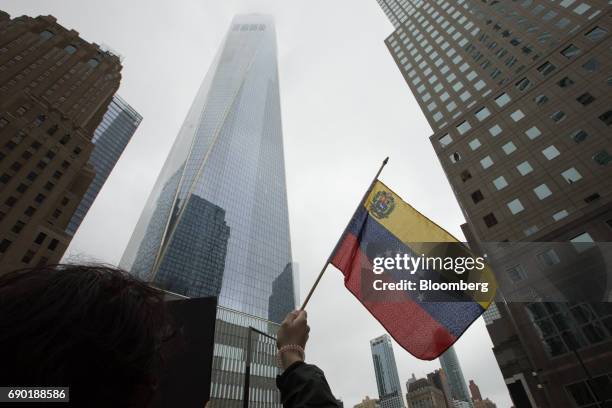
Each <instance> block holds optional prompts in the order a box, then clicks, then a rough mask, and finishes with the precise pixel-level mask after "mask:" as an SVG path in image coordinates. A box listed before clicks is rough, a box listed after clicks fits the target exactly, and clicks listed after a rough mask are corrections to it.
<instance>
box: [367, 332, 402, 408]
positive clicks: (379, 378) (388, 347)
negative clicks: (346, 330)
mask: <svg viewBox="0 0 612 408" xmlns="http://www.w3.org/2000/svg"><path fill="white" fill-rule="evenodd" d="M370 348H371V349H372V360H373V362H374V374H375V375H376V385H377V387H378V397H379V403H380V407H381V408H404V407H405V405H404V398H403V396H402V389H401V385H400V381H399V376H398V375H397V365H396V364H395V355H394V354H393V345H392V344H391V337H389V335H388V334H384V335H382V336H380V337H377V338H375V339H372V340H370Z"/></svg>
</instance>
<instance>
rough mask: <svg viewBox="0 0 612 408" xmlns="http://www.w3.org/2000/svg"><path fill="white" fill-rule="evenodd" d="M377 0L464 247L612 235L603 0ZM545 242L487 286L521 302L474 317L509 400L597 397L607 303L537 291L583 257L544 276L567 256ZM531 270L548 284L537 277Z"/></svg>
mask: <svg viewBox="0 0 612 408" xmlns="http://www.w3.org/2000/svg"><path fill="white" fill-rule="evenodd" d="M378 2H379V4H380V5H381V6H382V8H383V10H384V11H385V13H386V14H387V16H388V17H389V18H390V20H391V21H392V23H393V24H394V26H395V31H394V32H393V34H392V35H390V36H389V37H388V38H387V39H386V41H385V42H386V44H387V47H388V48H389V51H390V52H391V54H392V55H393V58H394V59H395V61H396V63H397V65H398V67H399V68H400V72H401V73H402V75H403V77H404V79H405V80H406V82H407V83H408V85H409V86H410V88H411V90H412V93H413V94H414V96H415V98H416V99H417V101H418V102H419V105H420V107H421V109H422V110H423V113H424V114H425V116H426V117H427V120H428V121H429V123H430V125H431V127H432V129H433V132H434V134H433V135H432V136H431V137H430V141H431V142H432V144H433V147H434V149H435V152H436V155H437V156H438V159H439V160H440V162H441V164H442V167H443V169H444V171H445V173H446V176H447V178H448V181H449V183H450V184H451V187H452V189H453V192H454V194H455V196H456V198H457V200H458V202H459V204H460V207H461V209H462V211H463V214H464V216H465V218H466V221H467V223H466V224H465V225H463V226H462V228H463V231H464V234H465V236H466V238H467V239H468V241H469V243H470V246H472V248H474V249H475V250H476V251H478V250H479V248H483V247H488V248H490V247H491V245H495V246H500V247H501V245H497V244H496V243H505V242H508V241H509V242H517V241H530V242H533V241H537V242H540V243H547V242H549V243H554V242H572V243H589V242H591V243H592V242H593V241H595V242H608V241H612V179H610V177H609V173H610V170H609V165H610V162H611V161H612V155H611V153H612V148H611V147H610V140H609V137H608V136H609V134H610V126H612V110H611V109H612V93H611V92H610V91H609V89H610V86H611V85H612V80H611V79H610V70H609V67H610V64H611V63H612V56H611V55H610V53H609V50H610V46H611V45H612V36H611V35H610V32H611V31H612V25H611V23H610V14H611V12H612V6H611V5H610V3H609V2H607V1H604V0H593V1H589V2H585V1H576V0H559V1H543V0H528V1H514V2H500V1H477V0H459V1H456V2H449V1H444V0H440V1H438V0H436V1H431V2H424V1H420V0H414V1H413V0H401V1H398V0H378ZM503 245H505V244H503ZM550 246H551V248H546V247H543V248H542V249H541V250H538V252H535V253H533V256H532V257H531V258H532V260H530V261H532V263H533V264H534V265H533V268H527V267H526V264H524V263H523V262H522V261H521V260H518V259H515V262H514V263H512V264H509V265H507V266H506V267H504V268H501V269H499V268H495V269H494V271H495V273H496V274H497V275H498V281H499V282H500V290H499V291H498V293H505V292H506V293H507V292H508V291H510V290H511V291H514V290H516V289H519V290H520V291H521V292H522V293H524V295H525V296H524V299H526V300H524V301H526V302H528V304H522V303H509V304H508V305H507V306H506V305H505V304H501V305H498V306H499V307H494V309H493V310H492V311H491V313H489V314H487V315H486V316H485V320H486V322H487V330H488V331H489V333H490V335H491V339H492V341H493V343H494V349H493V351H494V354H495V356H496V358H497V360H498V363H499V366H500V369H501V372H502V374H503V376H504V379H505V382H506V384H507V385H508V389H509V391H510V394H511V397H512V399H513V402H514V404H515V406H517V407H536V406H539V407H557V406H588V405H589V404H596V402H597V400H598V399H601V395H603V394H604V393H603V391H602V389H604V388H609V387H611V386H612V380H611V379H610V377H609V375H608V372H609V369H608V367H609V366H610V365H611V364H612V353H611V352H610V350H612V347H611V345H612V327H610V325H608V324H606V322H608V321H610V319H612V308H610V303H598V304H594V303H591V304H589V303H585V302H583V301H580V302H579V301H576V302H573V303H566V304H560V303H554V304H553V303H546V304H545V303H541V302H540V299H542V298H546V295H548V294H550V293H546V292H542V291H541V290H544V291H545V290H547V289H553V290H557V289H558V288H560V287H561V286H560V285H562V284H563V282H561V281H560V280H559V278H556V277H555V276H564V277H568V276H569V278H570V279H566V282H565V287H564V289H567V287H570V289H571V287H572V286H574V287H575V286H576V283H577V284H583V283H585V282H587V279H584V277H585V276H584V274H581V272H582V271H584V270H585V269H583V268H581V267H575V268H570V270H569V271H567V272H568V275H561V274H559V273H556V274H555V272H556V271H557V269H558V267H557V266H556V265H557V264H559V263H560V262H566V260H565V259H564V257H563V255H562V254H559V253H557V252H556V249H555V248H553V247H554V245H550ZM535 247H536V246H535V245H532V246H525V247H523V248H535ZM598 251H599V249H598V248H597V247H594V248H593V249H592V250H590V253H589V252H585V253H584V254H583V253H582V252H578V253H577V254H576V251H574V255H573V256H574V258H579V257H582V258H585V257H587V256H590V255H593V256H595V257H601V256H602V254H601V252H598ZM603 256H605V254H604V255H603ZM555 268H557V269H555ZM539 271H543V273H545V274H548V275H549V276H552V278H551V280H548V281H546V282H545V283H552V284H550V285H548V287H543V286H535V287H534V285H535V282H534V277H536V276H538V275H539V274H541V272H539ZM589 272H590V271H589ZM572 274H573V276H572ZM588 276H589V280H592V279H594V277H593V274H591V273H589V274H588ZM567 282H573V285H568V284H567ZM603 282H605V280H604V281H603ZM597 285H599V288H600V289H601V292H602V293H603V294H604V296H601V297H594V299H603V298H604V297H605V296H609V295H610V291H609V288H608V289H607V290H608V291H607V292H606V287H607V283H603V284H602V281H598V282H597V283H595V286H597ZM608 298H609V297H608ZM583 364H584V365H583ZM585 369H586V370H588V372H589V373H590V374H589V375H590V376H592V377H594V379H593V381H588V378H589V375H587V373H586V372H585Z"/></svg>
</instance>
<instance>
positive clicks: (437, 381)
mask: <svg viewBox="0 0 612 408" xmlns="http://www.w3.org/2000/svg"><path fill="white" fill-rule="evenodd" d="M427 379H428V380H429V382H431V383H432V384H433V386H434V387H437V388H438V389H439V390H440V391H442V393H443V394H444V399H445V400H446V405H447V406H448V407H449V408H451V407H452V406H453V403H452V401H453V398H452V393H451V389H450V386H449V385H448V379H447V377H446V374H445V373H444V370H435V371H433V372H431V373H429V374H427Z"/></svg>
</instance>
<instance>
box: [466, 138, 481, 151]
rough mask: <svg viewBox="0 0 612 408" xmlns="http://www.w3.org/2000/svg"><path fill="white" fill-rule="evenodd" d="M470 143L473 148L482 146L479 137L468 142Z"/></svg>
mask: <svg viewBox="0 0 612 408" xmlns="http://www.w3.org/2000/svg"><path fill="white" fill-rule="evenodd" d="M468 145H469V146H470V149H472V150H476V149H478V148H479V147H480V146H482V145H481V143H480V140H478V139H474V140H472V141H471V142H470V143H468Z"/></svg>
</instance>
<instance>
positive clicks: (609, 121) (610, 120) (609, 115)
mask: <svg viewBox="0 0 612 408" xmlns="http://www.w3.org/2000/svg"><path fill="white" fill-rule="evenodd" d="M599 120H601V121H602V122H603V123H605V124H606V125H608V126H610V125H612V110H609V111H607V112H605V113H603V114H601V115H599Z"/></svg>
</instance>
